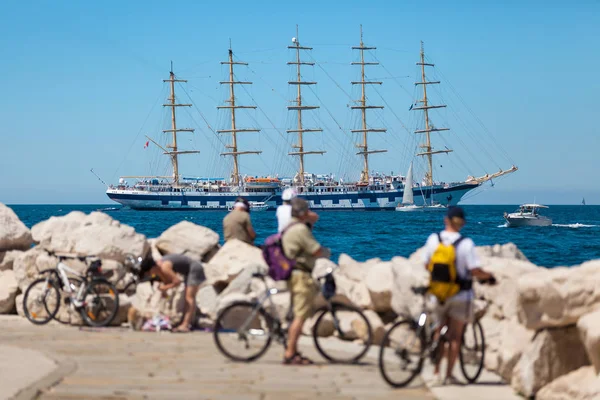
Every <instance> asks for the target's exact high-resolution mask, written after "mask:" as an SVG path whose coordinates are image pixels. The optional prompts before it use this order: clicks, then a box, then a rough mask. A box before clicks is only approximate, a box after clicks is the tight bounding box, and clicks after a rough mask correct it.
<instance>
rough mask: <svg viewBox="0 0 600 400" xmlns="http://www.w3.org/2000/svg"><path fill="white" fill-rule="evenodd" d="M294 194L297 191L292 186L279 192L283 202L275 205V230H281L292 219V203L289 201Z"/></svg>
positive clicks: (295, 194)
mask: <svg viewBox="0 0 600 400" xmlns="http://www.w3.org/2000/svg"><path fill="white" fill-rule="evenodd" d="M296 196H297V193H296V191H295V190H294V189H292V188H287V189H285V190H284V191H283V193H282V194H281V200H283V204H282V205H280V206H279V207H277V213H276V214H277V232H281V231H283V230H284V229H285V227H286V226H288V225H289V223H290V221H291V219H292V205H291V204H290V202H291V201H292V199H293V198H294V197H296Z"/></svg>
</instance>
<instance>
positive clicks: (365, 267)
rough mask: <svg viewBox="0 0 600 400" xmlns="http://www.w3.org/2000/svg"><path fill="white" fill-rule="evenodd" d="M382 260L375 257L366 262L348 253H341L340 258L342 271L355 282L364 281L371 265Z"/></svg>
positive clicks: (339, 262)
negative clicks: (355, 258)
mask: <svg viewBox="0 0 600 400" xmlns="http://www.w3.org/2000/svg"><path fill="white" fill-rule="evenodd" d="M380 262H381V259H380V258H373V259H370V260H367V261H365V262H359V261H356V260H354V259H353V258H352V257H350V256H349V255H347V254H341V255H340V257H339V259H338V265H339V266H340V273H341V274H342V275H344V276H345V277H346V278H348V279H350V280H352V281H355V282H364V280H365V279H366V277H367V273H368V272H369V270H370V269H371V267H373V266H374V265H377V264H379V263H380Z"/></svg>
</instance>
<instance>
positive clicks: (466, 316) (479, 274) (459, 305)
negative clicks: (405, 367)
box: [424, 207, 496, 384]
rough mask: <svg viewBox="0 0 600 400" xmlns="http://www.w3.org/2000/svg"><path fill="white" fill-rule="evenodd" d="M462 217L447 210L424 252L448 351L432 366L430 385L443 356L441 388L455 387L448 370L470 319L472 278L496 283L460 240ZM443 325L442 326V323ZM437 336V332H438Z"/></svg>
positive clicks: (460, 211)
mask: <svg viewBox="0 0 600 400" xmlns="http://www.w3.org/2000/svg"><path fill="white" fill-rule="evenodd" d="M465 223H466V218H465V213H464V211H463V209H462V208H460V207H450V208H449V209H448V212H447V214H446V217H445V218H444V225H445V229H444V230H443V231H442V232H439V233H433V234H431V236H429V238H428V239H427V243H426V244H425V248H424V262H425V268H426V269H427V270H428V271H429V273H430V275H431V279H430V286H429V287H430V288H429V293H431V294H432V295H434V296H435V297H436V298H437V301H438V303H439V304H438V307H437V312H436V314H437V316H438V321H439V322H440V324H439V327H440V328H441V327H442V326H447V327H448V331H447V333H446V338H447V339H448V348H447V349H440V353H438V354H439V356H438V358H437V360H436V365H435V371H434V382H435V383H436V384H440V383H442V381H441V379H440V375H439V372H440V363H441V361H442V358H443V355H444V354H446V355H447V357H448V369H447V372H446V377H445V379H444V380H443V383H444V384H456V383H458V381H457V380H456V378H454V376H453V375H452V370H453V368H454V364H455V362H456V358H457V357H458V352H459V350H460V345H461V341H462V334H463V330H464V328H465V326H466V324H467V323H469V322H471V321H472V319H473V290H472V289H471V287H472V284H473V281H472V279H473V278H477V279H478V280H480V281H487V282H488V283H490V284H495V283H496V278H495V277H494V276H493V275H492V274H490V273H488V272H485V271H483V270H482V269H481V264H480V261H479V257H478V256H477V253H476V252H475V243H473V241H472V240H471V239H469V238H466V237H464V236H461V234H460V230H461V229H462V228H463V227H464V226H465ZM444 321H445V323H444ZM438 333H439V332H438Z"/></svg>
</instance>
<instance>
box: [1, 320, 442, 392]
mask: <svg viewBox="0 0 600 400" xmlns="http://www.w3.org/2000/svg"><path fill="white" fill-rule="evenodd" d="M0 343H2V345H3V346H10V348H11V349H14V348H19V349H23V350H22V352H21V353H20V356H19V355H18V354H17V358H20V359H21V362H23V363H25V364H29V365H31V367H32V368H35V365H36V363H37V361H33V358H36V357H37V358H36V359H41V358H39V356H40V353H41V357H46V359H54V360H58V362H59V364H60V363H61V362H66V361H67V360H69V361H71V362H74V363H75V364H76V368H73V369H74V370H73V371H71V372H70V373H67V374H66V376H64V378H62V379H56V380H55V382H46V383H48V385H47V386H52V387H50V388H47V389H46V390H44V391H42V393H41V395H40V396H39V398H42V399H82V398H85V399H100V398H102V399H144V398H152V399H163V398H164V399H187V398H190V399H192V398H193V399H236V400H238V399H239V400H244V399H249V400H275V399H286V400H295V399H318V398H327V399H336V400H337V399H348V400H350V399H377V400H384V399H398V398H402V399H407V400H417V399H419V400H421V399H432V398H433V396H432V395H431V393H430V392H429V391H428V390H427V389H426V388H425V387H424V386H423V385H422V383H419V382H416V386H415V387H411V388H408V389H403V390H399V391H398V390H392V389H391V388H389V387H388V386H387V385H386V384H385V383H384V382H383V380H382V379H381V377H380V376H379V372H378V370H377V365H376V362H375V359H373V358H372V357H370V356H369V357H367V360H366V362H365V363H364V364H362V365H331V364H329V363H326V362H325V361H322V359H321V358H320V357H319V356H318V355H317V353H316V351H315V350H314V347H313V345H312V342H311V341H310V340H304V341H303V343H302V350H303V352H304V353H305V354H306V355H307V356H309V357H311V358H312V359H313V360H315V361H318V363H317V365H315V366H302V367H295V366H285V367H284V366H282V365H281V357H282V349H281V348H280V347H278V346H277V345H275V344H273V345H272V346H271V349H270V350H269V351H268V352H267V354H266V355H265V356H264V357H263V358H261V359H259V360H258V361H256V362H254V363H251V364H240V363H233V362H229V361H228V360H226V359H225V358H224V357H223V356H222V355H221V354H220V353H219V352H218V351H217V349H216V348H215V346H214V344H213V339H212V335H211V334H208V333H201V332H198V333H192V334H179V335H178V334H171V333H146V332H131V331H128V330H124V329H118V328H117V329H115V328H112V329H96V330H93V329H86V328H83V329H81V330H80V329H78V328H75V327H69V326H63V325H59V324H56V323H53V324H49V325H46V326H35V325H32V324H31V323H29V322H28V321H27V320H25V319H23V318H19V317H6V316H3V317H0ZM27 350H29V351H27ZM11 351H12V350H11ZM35 353H37V355H36V354H35ZM12 354H13V355H14V353H12ZM375 354H376V352H375ZM29 357H32V358H31V359H29ZM7 362H8V363H9V364H10V365H9V366H8V368H6V367H3V368H4V369H3V370H8V371H11V370H12V369H13V368H12V366H13V365H15V362H16V361H15V357H10V358H4V357H0V364H6V363H7ZM45 365H48V363H47V362H46V364H45ZM13 375H14V374H13ZM39 375H41V373H40V374H39ZM6 379H7V380H10V379H12V378H6ZM27 383H28V382H25V381H23V384H27ZM53 384H55V385H53ZM3 386H4V385H3Z"/></svg>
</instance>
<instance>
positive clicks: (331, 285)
mask: <svg viewBox="0 0 600 400" xmlns="http://www.w3.org/2000/svg"><path fill="white" fill-rule="evenodd" d="M335 290H336V286H335V279H334V278H333V275H332V274H328V275H327V276H326V277H325V282H323V286H322V287H321V292H322V293H323V297H325V299H327V300H329V299H331V298H332V297H333V296H335Z"/></svg>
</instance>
